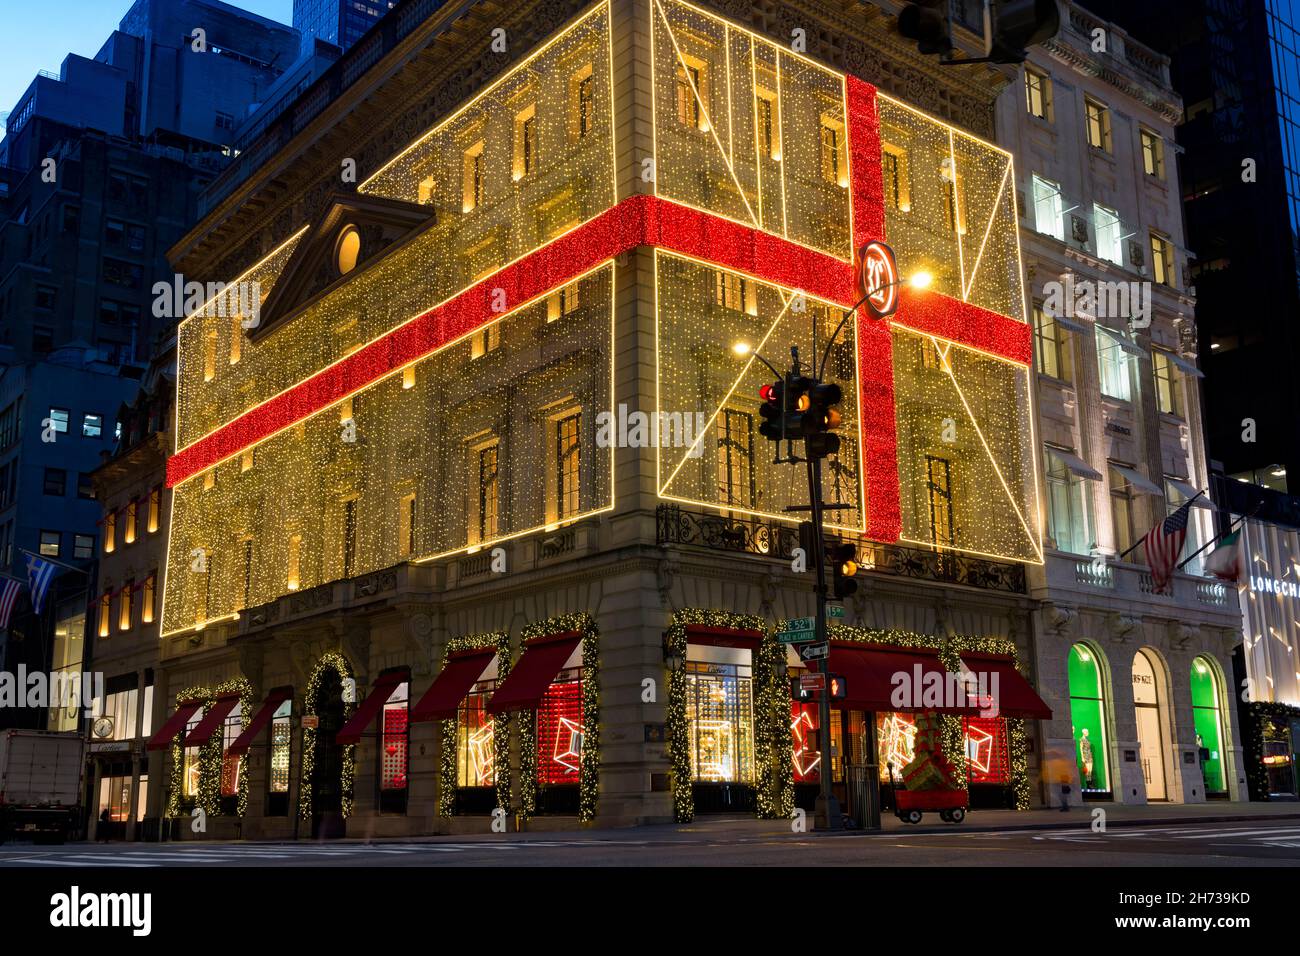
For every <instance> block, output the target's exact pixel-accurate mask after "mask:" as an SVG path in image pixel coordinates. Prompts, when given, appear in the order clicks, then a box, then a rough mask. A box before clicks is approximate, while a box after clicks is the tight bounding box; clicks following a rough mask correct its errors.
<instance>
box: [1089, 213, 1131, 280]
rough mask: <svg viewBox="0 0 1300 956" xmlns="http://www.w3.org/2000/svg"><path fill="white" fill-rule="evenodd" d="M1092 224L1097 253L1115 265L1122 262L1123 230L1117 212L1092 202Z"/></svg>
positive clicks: (1120, 264)
mask: <svg viewBox="0 0 1300 956" xmlns="http://www.w3.org/2000/svg"><path fill="white" fill-rule="evenodd" d="M1092 225H1093V228H1094V229H1095V230H1096V232H1097V255H1099V256H1100V257H1101V258H1103V259H1105V260H1106V261H1107V262H1113V263H1115V265H1117V266H1122V265H1123V264H1124V249H1123V239H1124V232H1123V229H1122V228H1121V226H1120V222H1119V213H1118V212H1116V211H1115V210H1114V209H1111V208H1109V207H1107V206H1103V205H1101V203H1093V204H1092Z"/></svg>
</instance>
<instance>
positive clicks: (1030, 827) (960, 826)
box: [809, 812, 1300, 837]
mask: <svg viewBox="0 0 1300 956" xmlns="http://www.w3.org/2000/svg"><path fill="white" fill-rule="evenodd" d="M966 819H967V820H969V819H970V818H969V817H967V818H966ZM1076 819H1078V818H1076ZM1272 820H1300V812H1295V813H1269V814H1262V815H1261V814H1226V815H1221V816H1212V817H1153V818H1150V819H1142V820H1114V821H1110V820H1108V821H1107V822H1106V829H1108V830H1109V829H1115V828H1126V827H1128V828H1141V827H1157V826H1158V827H1167V826H1179V825H1184V824H1185V825H1192V824H1201V823H1254V822H1256V821H1259V822H1269V821H1272ZM1077 829H1085V830H1087V829H1090V826H1089V821H1088V819H1087V818H1085V819H1083V820H1082V821H1080V823H1075V822H1073V821H1070V822H1066V821H1064V820H1062V821H1061V822H1060V823H1019V824H1018V823H1010V824H1007V825H1006V826H993V825H991V824H990V825H986V826H980V825H976V826H966V825H965V823H964V822H963V823H957V824H952V823H949V824H944V825H943V826H923V825H917V826H907V827H905V828H903V829H895V828H893V827H891V828H889V829H884V828H883V827H882V828H881V829H879V830H821V831H816V830H810V831H809V833H811V834H814V835H820V836H824V837H834V836H867V835H872V836H874V835H894V834H899V833H902V834H908V833H1007V832H1012V831H1022V830H1023V831H1025V832H1027V833H1030V832H1034V831H1041V830H1077Z"/></svg>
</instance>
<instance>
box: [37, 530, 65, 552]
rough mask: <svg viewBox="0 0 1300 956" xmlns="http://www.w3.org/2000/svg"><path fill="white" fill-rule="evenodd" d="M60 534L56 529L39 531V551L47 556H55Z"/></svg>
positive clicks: (57, 550)
mask: <svg viewBox="0 0 1300 956" xmlns="http://www.w3.org/2000/svg"><path fill="white" fill-rule="evenodd" d="M60 537H61V535H60V534H59V532H57V531H42V532H41V547H40V552H41V554H42V555H44V556H45V557H47V558H57V557H58V556H59V539H60Z"/></svg>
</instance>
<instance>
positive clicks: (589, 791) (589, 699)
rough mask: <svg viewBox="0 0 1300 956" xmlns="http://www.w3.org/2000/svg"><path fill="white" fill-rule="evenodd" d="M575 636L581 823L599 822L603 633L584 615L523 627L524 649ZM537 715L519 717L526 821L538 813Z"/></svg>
mask: <svg viewBox="0 0 1300 956" xmlns="http://www.w3.org/2000/svg"><path fill="white" fill-rule="evenodd" d="M569 632H573V633H576V634H581V635H582V757H581V760H580V762H579V766H578V820H579V821H580V822H582V823H587V822H589V821H591V820H594V819H595V818H596V803H597V799H598V797H599V796H600V629H599V628H598V627H597V626H596V622H595V620H594V619H593V618H592V616H591V615H590V614H587V613H585V612H583V613H578V614H561V615H559V616H558V617H552V618H548V619H546V620H544V621H538V622H536V623H534V624H529V625H527V626H526V627H524V629H523V632H522V634H521V640H522V641H523V644H524V647H525V649H526V648H527V646H528V642H529V641H530V640H533V639H534V638H541V637H549V636H550V635H552V634H565V633H569ZM525 653H526V650H525ZM530 718H535V712H531V711H521V712H520V713H519V714H518V722H517V726H518V728H519V800H518V811H519V813H520V814H522V815H523V817H524V818H525V819H527V818H528V817H531V816H532V815H533V814H534V813H535V812H536V810H537V731H536V728H535V727H534V721H533V720H532V719H530Z"/></svg>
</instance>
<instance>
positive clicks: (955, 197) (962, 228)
mask: <svg viewBox="0 0 1300 956" xmlns="http://www.w3.org/2000/svg"><path fill="white" fill-rule="evenodd" d="M942 175H943V191H944V203H943V214H944V221H945V222H946V224H947V226H948V231H949V232H954V233H956V234H957V235H959V236H964V235H966V180H965V177H963V176H962V175H961V174H960V173H952V172H944V173H943V174H942Z"/></svg>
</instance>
